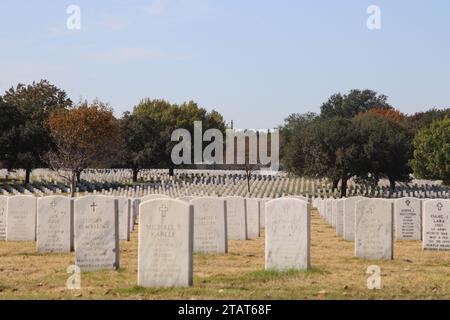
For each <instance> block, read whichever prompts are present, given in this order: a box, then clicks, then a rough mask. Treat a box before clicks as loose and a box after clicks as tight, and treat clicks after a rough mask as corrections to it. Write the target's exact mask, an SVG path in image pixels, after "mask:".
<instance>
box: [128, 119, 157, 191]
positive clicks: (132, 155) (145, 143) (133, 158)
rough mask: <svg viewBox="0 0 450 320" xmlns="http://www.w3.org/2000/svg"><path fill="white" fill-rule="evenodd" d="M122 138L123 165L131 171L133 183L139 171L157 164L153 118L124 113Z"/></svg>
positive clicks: (155, 126) (155, 131) (155, 132)
mask: <svg viewBox="0 0 450 320" xmlns="http://www.w3.org/2000/svg"><path fill="white" fill-rule="evenodd" d="M121 124H122V132H123V136H124V144H123V146H124V148H123V151H122V159H123V165H124V167H126V168H131V169H132V171H133V182H136V181H137V180H138V175H139V171H141V170H142V169H144V168H150V167H152V166H154V165H155V164H156V163H158V160H157V158H156V156H157V155H158V154H157V151H158V145H157V141H158V138H159V136H158V135H159V132H158V131H157V130H156V128H157V125H156V123H155V121H154V119H153V118H150V117H146V116H142V115H140V114H131V113H129V112H126V113H125V114H124V115H123V118H122V120H121Z"/></svg>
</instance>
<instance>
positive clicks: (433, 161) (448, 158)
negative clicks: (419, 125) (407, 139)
mask: <svg viewBox="0 0 450 320" xmlns="http://www.w3.org/2000/svg"><path fill="white" fill-rule="evenodd" d="M413 145H414V158H413V159H412V160H411V167H412V168H413V170H414V175H415V176H416V177H418V178H424V179H438V180H443V182H444V183H445V184H447V185H449V184H450V117H446V118H444V119H442V120H437V121H434V122H433V123H432V124H431V126H429V127H428V128H424V129H422V130H420V131H419V132H418V133H417V135H416V136H415V138H414V141H413Z"/></svg>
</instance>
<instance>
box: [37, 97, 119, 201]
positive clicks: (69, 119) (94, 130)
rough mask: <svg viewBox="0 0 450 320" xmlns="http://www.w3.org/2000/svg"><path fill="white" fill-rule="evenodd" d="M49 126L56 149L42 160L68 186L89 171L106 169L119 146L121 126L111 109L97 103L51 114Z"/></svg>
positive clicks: (80, 105) (84, 103)
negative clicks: (87, 169) (96, 168)
mask: <svg viewBox="0 0 450 320" xmlns="http://www.w3.org/2000/svg"><path fill="white" fill-rule="evenodd" d="M48 125H49V128H50V132H51V135H52V137H53V139H54V142H55V148H54V149H53V150H52V151H50V152H48V153H47V155H46V157H45V159H46V160H47V162H48V164H49V166H50V167H51V168H52V169H53V170H55V171H56V172H58V173H59V175H60V176H61V177H62V178H63V179H65V180H66V181H67V182H68V183H70V185H71V191H72V196H73V195H74V192H75V187H76V180H77V177H78V182H79V175H80V174H81V172H82V171H83V170H84V169H86V168H88V167H91V168H95V167H100V168H103V167H105V166H108V164H109V163H111V162H113V161H115V160H116V159H115V157H116V155H117V153H119V152H120V150H121V147H122V136H121V130H120V124H119V122H118V120H117V119H116V118H114V115H113V112H112V110H111V109H110V108H109V107H108V106H107V105H106V104H104V103H102V102H100V101H97V100H96V101H94V102H93V103H91V104H88V103H87V102H82V103H80V104H79V105H78V106H77V107H75V108H73V109H70V110H61V111H59V112H57V113H55V114H53V115H52V116H51V117H50V118H49V120H48Z"/></svg>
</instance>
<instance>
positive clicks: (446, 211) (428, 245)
mask: <svg viewBox="0 0 450 320" xmlns="http://www.w3.org/2000/svg"><path fill="white" fill-rule="evenodd" d="M422 245H423V249H426V250H450V200H441V199H436V200H427V201H425V202H424V203H423V244H422Z"/></svg>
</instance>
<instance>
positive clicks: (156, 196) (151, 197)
mask: <svg viewBox="0 0 450 320" xmlns="http://www.w3.org/2000/svg"><path fill="white" fill-rule="evenodd" d="M155 199H171V198H170V197H169V196H167V195H165V194H149V195H147V196H144V197H142V198H141V203H142V202H145V201H149V200H155Z"/></svg>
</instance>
